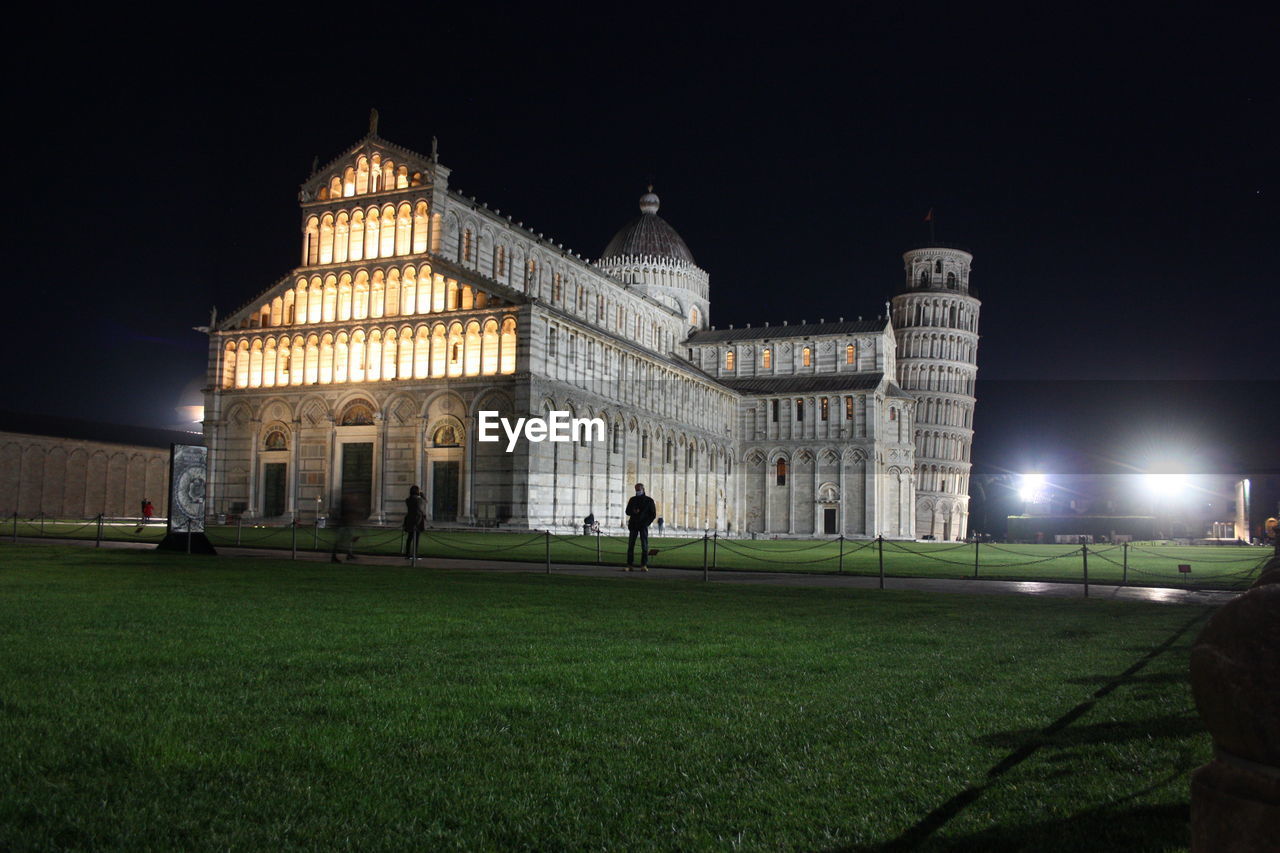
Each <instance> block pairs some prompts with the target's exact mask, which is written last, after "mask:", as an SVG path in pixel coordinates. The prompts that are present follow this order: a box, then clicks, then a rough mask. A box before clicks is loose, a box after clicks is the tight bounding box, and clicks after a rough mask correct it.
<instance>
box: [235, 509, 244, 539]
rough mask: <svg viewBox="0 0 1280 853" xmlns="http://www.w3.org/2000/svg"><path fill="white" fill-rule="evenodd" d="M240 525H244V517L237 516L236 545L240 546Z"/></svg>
mask: <svg viewBox="0 0 1280 853" xmlns="http://www.w3.org/2000/svg"><path fill="white" fill-rule="evenodd" d="M242 524H244V516H243V515H237V516H236V545H239V544H240V526H241V525H242Z"/></svg>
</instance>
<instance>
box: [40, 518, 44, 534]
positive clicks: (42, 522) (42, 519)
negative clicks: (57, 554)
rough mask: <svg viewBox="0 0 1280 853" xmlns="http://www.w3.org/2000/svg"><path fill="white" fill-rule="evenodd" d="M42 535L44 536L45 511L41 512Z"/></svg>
mask: <svg viewBox="0 0 1280 853" xmlns="http://www.w3.org/2000/svg"><path fill="white" fill-rule="evenodd" d="M40 536H41V537H42V538H43V536H44V513H43V512H42V513H40Z"/></svg>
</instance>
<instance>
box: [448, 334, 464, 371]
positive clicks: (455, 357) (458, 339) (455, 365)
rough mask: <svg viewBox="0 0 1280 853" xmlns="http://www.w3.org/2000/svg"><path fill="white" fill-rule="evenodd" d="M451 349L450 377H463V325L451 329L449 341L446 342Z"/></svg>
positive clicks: (449, 356)
mask: <svg viewBox="0 0 1280 853" xmlns="http://www.w3.org/2000/svg"><path fill="white" fill-rule="evenodd" d="M446 345H447V346H448V347H449V353H448V359H449V368H448V371H447V372H448V374H449V375H450V376H461V375H462V324H461V323H454V324H453V325H452V326H450V327H449V339H448V341H447V342H446Z"/></svg>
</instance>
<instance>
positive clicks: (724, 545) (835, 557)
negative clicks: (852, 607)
mask: <svg viewBox="0 0 1280 853" xmlns="http://www.w3.org/2000/svg"><path fill="white" fill-rule="evenodd" d="M822 544H824V545H825V544H827V543H825V542H824V543H822ZM719 547H721V548H724V549H725V550H726V551H728V552H729V553H730V554H737V555H738V556H739V557H746V558H747V559H749V560H759V561H760V562H765V563H767V562H770V561H769V560H768V558H766V557H757V556H755V555H753V554H744V553H742V552H740V551H736V550H734V547H733V546H731V545H729V544H728V543H726V542H725V541H724V540H721V541H720V543H719ZM806 550H812V549H806ZM792 553H795V552H792ZM850 553H853V552H851V551H846V552H845V556H846V557H847V556H849V554H850ZM838 559H840V555H839V554H831V555H829V556H826V557H819V558H818V559H816V560H788V561H787V562H786V565H788V566H812V565H816V564H817V563H829V562H831V561H832V560H838ZM717 568H720V569H731V568H732V567H729V566H718V567H717ZM781 570H782V571H785V569H781Z"/></svg>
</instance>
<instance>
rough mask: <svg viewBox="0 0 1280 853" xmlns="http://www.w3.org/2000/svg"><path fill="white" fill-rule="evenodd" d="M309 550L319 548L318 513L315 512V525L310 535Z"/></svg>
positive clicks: (317, 549)
mask: <svg viewBox="0 0 1280 853" xmlns="http://www.w3.org/2000/svg"><path fill="white" fill-rule="evenodd" d="M311 550H312V551H319V550H320V514H319V513H316V526H315V532H314V534H313V535H312V537H311Z"/></svg>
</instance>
